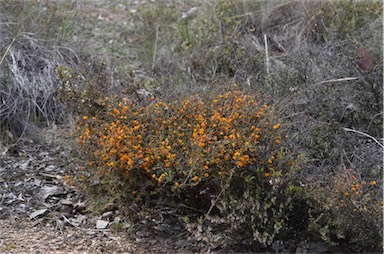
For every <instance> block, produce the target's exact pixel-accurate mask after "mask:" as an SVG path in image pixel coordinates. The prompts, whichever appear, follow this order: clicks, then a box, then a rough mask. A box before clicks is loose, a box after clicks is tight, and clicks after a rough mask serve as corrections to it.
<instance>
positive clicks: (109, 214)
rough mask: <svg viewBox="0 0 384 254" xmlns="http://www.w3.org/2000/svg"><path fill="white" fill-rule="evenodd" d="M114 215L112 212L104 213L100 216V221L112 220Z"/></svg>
mask: <svg viewBox="0 0 384 254" xmlns="http://www.w3.org/2000/svg"><path fill="white" fill-rule="evenodd" d="M114 214H115V213H114V212H113V211H109V212H105V213H103V214H102V215H101V219H109V218H112V217H113V215H114Z"/></svg>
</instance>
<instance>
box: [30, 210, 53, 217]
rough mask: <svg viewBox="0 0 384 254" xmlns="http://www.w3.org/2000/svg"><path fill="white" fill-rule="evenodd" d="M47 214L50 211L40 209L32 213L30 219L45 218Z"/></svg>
mask: <svg viewBox="0 0 384 254" xmlns="http://www.w3.org/2000/svg"><path fill="white" fill-rule="evenodd" d="M47 213H48V209H40V210H37V211H34V212H33V213H31V215H29V218H30V219H36V218H38V217H41V216H44V215H45V214H47Z"/></svg>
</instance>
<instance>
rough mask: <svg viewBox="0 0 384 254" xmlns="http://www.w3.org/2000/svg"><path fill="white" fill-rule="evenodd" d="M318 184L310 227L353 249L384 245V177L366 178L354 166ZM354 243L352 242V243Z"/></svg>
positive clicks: (373, 249) (333, 242)
mask: <svg viewBox="0 0 384 254" xmlns="http://www.w3.org/2000/svg"><path fill="white" fill-rule="evenodd" d="M326 182H327V185H326V186H321V187H320V186H317V187H315V188H313V189H312V190H311V191H310V192H309V193H310V196H311V197H313V200H314V201H313V204H312V205H313V207H315V208H314V209H313V211H312V215H314V214H316V215H315V216H313V218H312V222H311V223H310V224H311V230H314V231H317V232H318V233H320V235H321V237H322V238H323V240H325V241H327V242H328V243H331V244H334V245H338V244H341V245H342V244H343V243H348V246H347V247H348V248H349V250H350V251H352V252H356V251H363V250H371V251H377V250H381V248H382V237H383V235H382V225H383V216H382V209H383V197H382V191H383V190H382V181H381V180H375V179H370V180H367V179H364V177H363V176H362V175H361V174H360V173H359V172H358V171H357V170H355V169H345V170H342V171H341V172H339V173H337V174H336V175H334V176H332V177H329V179H327V181H326ZM351 243H352V244H351Z"/></svg>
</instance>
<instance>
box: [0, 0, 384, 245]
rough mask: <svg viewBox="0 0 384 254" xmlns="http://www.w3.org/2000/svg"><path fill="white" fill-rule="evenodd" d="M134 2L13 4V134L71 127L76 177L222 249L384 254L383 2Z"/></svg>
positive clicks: (8, 97)
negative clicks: (303, 247)
mask: <svg viewBox="0 0 384 254" xmlns="http://www.w3.org/2000/svg"><path fill="white" fill-rule="evenodd" d="M99 4H100V5H103V6H104V7H105V9H106V10H108V11H107V12H105V11H103V12H98V9H96V7H95V6H98V5H99ZM136 4H137V3H136ZM136 4H135V3H131V2H130V1H125V0H119V1H116V3H107V1H106V2H105V3H104V2H103V1H100V3H97V4H96V3H94V4H90V3H80V2H78V3H77V2H72V3H71V4H69V2H64V1H63V2H51V1H30V2H25V1H16V0H14V1H11V0H6V1H2V3H1V5H0V19H1V24H0V33H1V35H2V36H1V37H0V45H1V46H2V47H1V49H0V67H1V76H0V99H1V101H2V104H1V110H0V126H1V131H0V136H1V140H2V143H4V144H8V143H9V144H12V143H13V144H15V143H18V142H20V140H22V139H23V137H25V136H28V135H29V136H34V137H42V138H43V134H39V135H36V133H41V132H39V128H40V127H42V126H46V125H51V124H52V123H56V124H62V125H63V126H64V125H68V124H69V125H70V126H71V128H72V129H73V133H72V136H71V137H72V142H71V144H72V145H73V147H74V148H76V149H75V150H76V151H77V156H78V157H79V158H81V162H79V168H78V170H74V171H73V172H72V175H71V176H68V177H67V179H68V183H70V184H75V185H77V186H78V187H79V190H82V191H84V192H85V193H87V194H88V197H89V199H90V200H96V199H99V200H105V202H108V201H110V200H114V201H115V202H116V203H117V204H118V206H120V209H121V210H123V209H124V207H126V206H125V204H127V203H128V204H133V203H135V204H139V205H140V207H142V209H143V210H150V209H153V207H152V208H151V205H152V204H153V202H152V201H153V200H163V201H164V202H165V203H169V204H173V205H176V204H183V205H184V206H185V207H189V209H186V210H182V211H180V213H183V216H186V217H187V218H189V219H188V220H186V221H185V226H186V228H187V229H189V230H191V232H192V233H191V234H203V235H205V238H204V239H208V240H207V241H208V242H209V243H210V244H212V245H213V246H219V247H220V246H224V245H231V244H232V243H236V242H243V243H246V244H249V245H252V244H255V243H257V244H263V245H266V246H269V245H270V244H271V243H272V242H273V241H276V240H286V239H289V238H298V239H303V240H312V239H318V238H320V239H322V240H323V241H325V242H326V243H327V244H328V245H329V246H333V247H332V248H334V249H333V250H335V251H339V252H340V251H341V252H364V251H380V250H381V248H382V237H383V234H382V223H383V218H382V209H383V204H382V201H383V197H382V184H383V181H382V173H383V161H382V151H383V143H382V127H383V109H382V104H383V87H382V83H383V69H382V67H383V58H382V52H383V48H382V9H383V6H382V3H381V2H380V1H332V2H329V1H324V2H322V1H315V2H304V1H303V2H300V1H231V0H220V1H161V2H160V3H151V2H148V3H144V4H137V5H136ZM235 83H236V84H237V85H236V87H233V84H235ZM196 94H198V95H196ZM71 119H74V124H72V125H71V123H72V122H73V121H72V120H71ZM37 141H39V139H36V138H35V140H34V142H37ZM95 197H96V198H95ZM92 198H93V199H92ZM101 203H103V202H101ZM99 205H101V206H102V204H99ZM94 206H95V207H97V205H96V204H94ZM128 210H129V209H127V211H126V213H127V216H131V218H134V217H136V219H137V217H140V216H141V215H140V214H130V213H129V212H128ZM208 224H209V225H210V226H209V227H208V226H206V225H208ZM202 228H205V230H202ZM207 228H208V229H207ZM248 240H249V241H248Z"/></svg>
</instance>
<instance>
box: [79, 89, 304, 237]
mask: <svg viewBox="0 0 384 254" xmlns="http://www.w3.org/2000/svg"><path fill="white" fill-rule="evenodd" d="M104 103H105V104H106V111H105V112H103V113H101V114H99V115H95V116H84V117H83V120H82V121H80V122H79V125H78V128H77V131H76V135H77V137H78V141H79V144H80V150H81V151H82V153H83V154H84V155H85V156H86V158H88V160H89V161H88V169H89V171H90V172H91V175H92V176H93V179H94V180H97V181H101V182H102V184H103V185H104V187H105V189H107V190H109V191H110V193H111V195H114V196H119V197H123V198H125V199H128V200H141V201H147V200H149V199H151V198H155V197H157V198H158V197H162V198H165V197H168V198H170V200H173V201H178V202H184V203H185V204H186V205H187V206H190V207H192V208H194V209H195V210H199V211H201V212H203V213H206V212H208V210H210V211H212V209H213V208H215V211H216V215H218V214H219V215H220V216H219V217H220V220H219V221H220V223H223V224H225V225H227V229H228V230H229V231H230V232H234V231H236V230H239V229H241V230H243V229H244V226H246V227H249V230H250V231H249V232H252V235H253V239H254V240H257V242H259V243H263V244H267V243H271V241H272V240H273V238H274V236H275V234H276V233H278V232H279V230H280V229H281V227H282V225H283V224H284V220H285V215H286V212H287V209H289V203H290V201H291V194H292V193H294V191H295V190H296V187H294V184H293V179H294V173H295V171H294V168H297V166H298V165H297V160H296V159H295V158H294V157H293V155H292V154H290V151H288V150H287V149H285V148H284V147H283V146H282V143H283V142H284V139H286V137H285V136H283V135H282V134H281V133H282V132H281V130H280V128H281V123H280V122H279V121H278V115H277V110H276V109H275V108H274V107H273V106H268V105H266V104H263V103H261V100H260V99H259V98H258V97H257V96H252V95H245V94H243V93H241V92H238V91H228V92H227V93H225V94H222V95H218V96H206V97H204V98H202V97H200V96H198V95H196V96H193V97H191V98H185V99H183V100H181V101H177V102H173V103H166V102H162V101H152V102H151V103H150V104H149V105H147V106H142V105H140V104H135V103H134V102H133V101H131V100H128V99H125V100H123V101H117V100H113V98H112V99H111V98H105V102H104ZM88 173H89V172H88ZM90 179H92V178H90ZM84 184H85V185H89V184H90V183H84ZM212 200H213V201H214V202H212ZM143 203H144V202H143ZM213 204H214V205H213ZM211 218H212V221H218V220H215V216H214V214H212V217H211Z"/></svg>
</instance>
